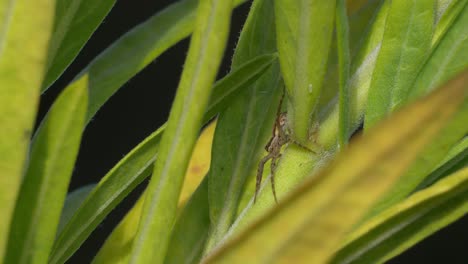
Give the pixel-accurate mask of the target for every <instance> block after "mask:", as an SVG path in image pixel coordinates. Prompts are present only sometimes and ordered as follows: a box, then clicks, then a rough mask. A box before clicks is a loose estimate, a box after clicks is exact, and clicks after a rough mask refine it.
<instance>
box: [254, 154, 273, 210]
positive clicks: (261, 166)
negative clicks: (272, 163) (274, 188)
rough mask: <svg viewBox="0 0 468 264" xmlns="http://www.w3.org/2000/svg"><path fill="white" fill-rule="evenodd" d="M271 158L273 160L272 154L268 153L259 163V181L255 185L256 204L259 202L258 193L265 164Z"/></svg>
mask: <svg viewBox="0 0 468 264" xmlns="http://www.w3.org/2000/svg"><path fill="white" fill-rule="evenodd" d="M271 158H272V155H271V153H268V155H266V156H265V157H263V158H262V159H261V160H260V162H259V163H258V169H257V180H256V183H255V195H254V203H255V202H256V201H257V195H258V192H259V191H260V184H262V177H263V169H264V168H265V163H266V162H267V161H268V160H269V159H271Z"/></svg>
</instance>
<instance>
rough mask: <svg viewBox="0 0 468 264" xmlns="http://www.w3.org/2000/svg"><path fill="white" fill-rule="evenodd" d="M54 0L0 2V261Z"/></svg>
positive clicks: (41, 72) (22, 167)
mask: <svg viewBox="0 0 468 264" xmlns="http://www.w3.org/2000/svg"><path fill="white" fill-rule="evenodd" d="M54 8H55V1H54V0H37V1H28V0H1V1H0V106H1V111H0V124H1V129H0V175H1V176H0V215H1V216H2V217H1V219H0V260H2V259H3V257H4V253H5V250H6V248H5V247H6V244H7V239H8V230H9V228H10V222H11V217H12V214H13V210H14V207H15V201H16V199H17V195H18V191H19V188H20V184H21V179H22V175H23V173H24V170H25V167H26V164H25V163H26V160H27V159H26V156H27V152H28V145H29V139H30V136H31V132H32V129H33V125H34V119H35V117H36V110H37V105H38V99H39V93H40V87H41V82H42V79H43V78H44V74H45V70H46V64H45V61H46V56H47V54H46V53H47V47H48V46H47V45H48V41H49V38H50V35H51V33H52V27H53V20H54V11H55V9H54Z"/></svg>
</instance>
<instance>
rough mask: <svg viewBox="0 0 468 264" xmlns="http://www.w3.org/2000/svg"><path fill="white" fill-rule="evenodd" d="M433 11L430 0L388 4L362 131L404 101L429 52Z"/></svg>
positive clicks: (406, 0)
mask: <svg viewBox="0 0 468 264" xmlns="http://www.w3.org/2000/svg"><path fill="white" fill-rule="evenodd" d="M434 11H435V9H434V0H393V1H391V3H390V10H389V13H388V18H387V23H386V25H385V32H384V38H383V41H382V47H381V49H380V53H379V55H378V58H377V62H376V66H375V70H374V73H373V75H372V82H371V86H370V90H369V95H368V98H367V105H366V117H365V123H364V127H365V129H366V130H367V129H368V128H369V127H371V126H373V125H374V124H376V123H377V122H378V121H380V120H382V119H383V118H384V117H385V116H387V115H388V114H389V113H390V112H391V111H393V110H394V109H395V108H397V107H399V106H401V105H402V104H404V103H405V102H406V100H407V97H408V93H409V92H410V90H411V87H412V84H413V82H414V80H415V77H416V76H417V73H418V71H419V69H421V67H422V65H423V63H424V61H425V60H426V58H427V57H428V54H429V52H430V48H431V39H432V31H433V21H434Z"/></svg>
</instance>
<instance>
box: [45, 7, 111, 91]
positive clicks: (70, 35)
mask: <svg viewBox="0 0 468 264" xmlns="http://www.w3.org/2000/svg"><path fill="white" fill-rule="evenodd" d="M114 3H115V0H103V1H94V0H72V1H70V0H59V1H57V5H56V8H55V20H54V31H53V33H52V36H51V38H50V46H49V52H48V54H47V74H46V75H45V78H44V81H43V82H42V92H44V91H45V90H46V89H47V88H49V86H50V85H51V84H52V83H53V82H54V81H55V80H56V79H57V78H58V77H59V76H60V75H61V74H62V73H63V71H65V69H66V68H67V67H68V65H69V64H70V63H71V62H72V61H73V59H74V58H75V57H76V55H78V52H79V51H80V50H81V48H82V47H83V46H84V45H85V44H86V42H87V41H88V39H89V38H90V37H91V34H93V32H94V31H95V30H96V28H97V27H98V26H99V24H100V23H101V21H102V20H103V19H104V17H105V16H106V15H107V13H109V11H110V9H111V8H112V6H113V5H114Z"/></svg>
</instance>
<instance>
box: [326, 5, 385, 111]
mask: <svg viewBox="0 0 468 264" xmlns="http://www.w3.org/2000/svg"><path fill="white" fill-rule="evenodd" d="M381 2H383V0H364V1H346V6H347V17H348V19H347V20H348V27H349V28H348V41H347V43H348V45H349V55H350V58H355V56H356V54H357V52H358V50H359V48H360V47H361V46H362V45H363V42H364V41H365V39H366V37H367V35H368V34H369V27H370V26H371V25H372V24H373V22H374V19H375V16H376V15H377V14H378V11H379V8H380V6H381ZM337 6H338V5H337ZM335 20H336V17H335ZM335 23H336V22H335ZM331 45H332V48H331V50H330V55H329V59H328V69H327V73H326V75H325V79H324V82H323V88H322V91H321V94H320V98H319V105H318V109H319V110H320V114H322V112H324V110H325V109H327V108H329V107H330V105H335V104H336V102H337V101H338V96H339V94H338V91H339V79H340V78H339V69H338V66H339V65H338V52H337V38H336V36H335V38H334V39H333V40H332V44H331ZM350 62H351V61H350ZM348 79H349V72H348ZM328 110H329V109H328Z"/></svg>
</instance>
